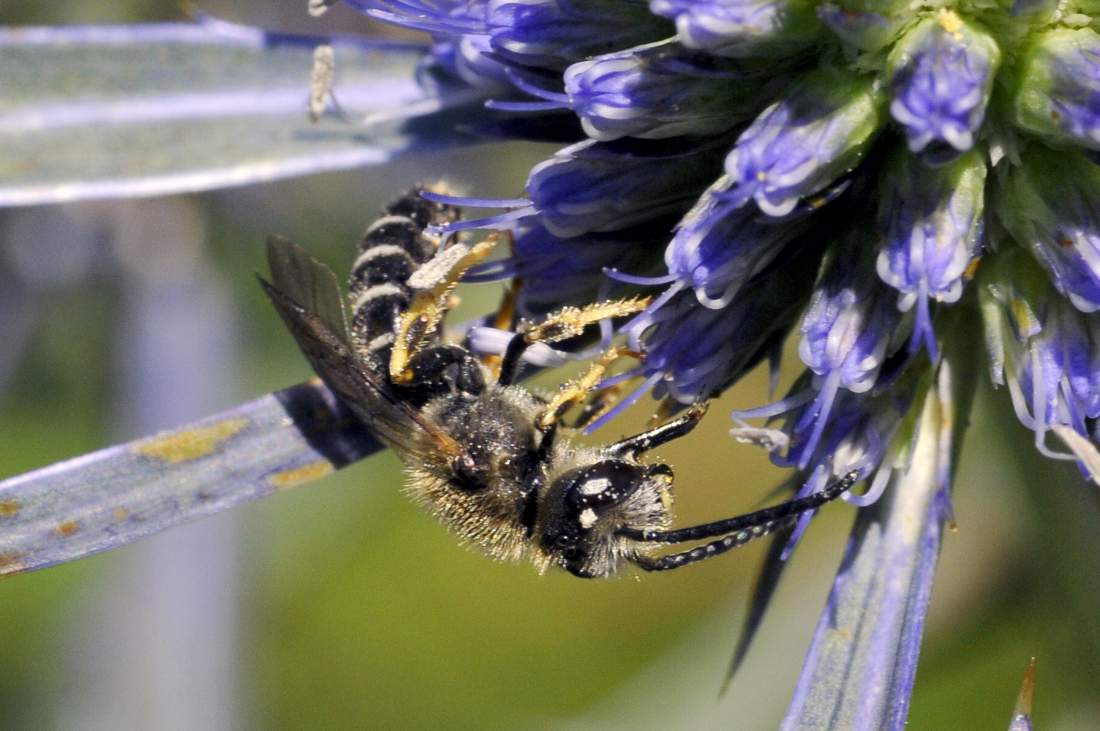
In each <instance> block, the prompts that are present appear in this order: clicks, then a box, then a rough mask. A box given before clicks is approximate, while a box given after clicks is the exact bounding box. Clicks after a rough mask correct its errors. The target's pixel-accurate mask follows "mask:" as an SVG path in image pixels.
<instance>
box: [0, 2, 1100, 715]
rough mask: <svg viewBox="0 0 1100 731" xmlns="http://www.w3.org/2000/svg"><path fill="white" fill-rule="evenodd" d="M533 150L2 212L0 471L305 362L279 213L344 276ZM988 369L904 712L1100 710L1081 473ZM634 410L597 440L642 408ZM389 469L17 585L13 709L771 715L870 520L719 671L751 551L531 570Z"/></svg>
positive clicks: (254, 17)
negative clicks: (638, 569)
mask: <svg viewBox="0 0 1100 731" xmlns="http://www.w3.org/2000/svg"><path fill="white" fill-rule="evenodd" d="M203 7H204V9H206V10H208V11H211V12H214V13H215V14H218V15H221V16H222V17H225V18H227V19H230V20H236V21H241V22H248V23H254V24H258V25H265V26H269V27H274V28H281V29H299V30H302V29H314V30H315V29H318V28H329V29H337V28H338V29H344V30H351V31H363V32H378V29H377V28H376V27H373V26H371V25H370V24H369V23H367V22H366V21H364V20H363V19H362V18H360V17H359V16H357V15H355V14H354V13H352V12H350V11H346V10H344V9H342V8H337V9H336V10H334V11H333V12H332V13H330V14H329V15H328V16H326V17H325V18H324V19H322V20H321V21H311V20H310V19H309V18H308V17H307V16H306V13H305V0H301V1H300V2H298V1H297V0H295V1H293V2H289V1H283V2H279V3H276V2H272V1H270V0H268V1H266V2H265V1H263V0H250V1H249V2H236V3H233V2H229V1H228V0H224V1H223V2H209V3H205V4H204V6H203ZM179 17H180V15H179V12H178V8H177V5H176V4H175V3H173V2H167V1H156V2H155V1H153V0H148V1H146V0H130V1H129V2H112V3H107V2H79V3H77V2H71V3H64V2H60V3H52V4H49V5H46V4H36V5H34V6H27V5H24V6H21V7H12V6H10V5H9V6H8V7H5V8H3V9H2V10H0V19H2V20H3V21H4V22H5V23H62V22H132V21H147V20H161V19H175V18H179ZM548 149H549V148H545V147H542V148H540V147H538V146H533V145H528V146H521V145H512V146H508V147H505V148H493V150H492V151H490V150H489V149H487V148H482V149H471V150H466V151H463V152H461V153H458V154H454V155H450V156H447V157H440V156H433V157H431V158H415V157H414V158H410V159H406V160H403V161H401V162H400V163H399V164H394V165H390V166H387V167H384V168H374V169H369V170H364V171H360V172H354V173H342V174H330V175H323V176H318V177H315V178H310V179H303V180H295V181H289V182H282V183H277V184H269V185H264V186H257V187H253V188H249V189H242V190H236V191H229V192H222V193H215V194H206V195H196V196H187V197H179V198H166V199H157V200H148V201H137V202H123V203H94V204H80V205H71V206H65V207H59V208H43V209H28V210H21V211H4V212H0V293H3V294H2V296H0V335H2V336H3V338H4V340H5V344H4V353H3V354H2V355H0V477H6V476H10V475H14V474H17V473H19V472H22V471H25V470H29V469H32V468H35V467H39V466H42V465H45V464H47V463H50V462H53V461H57V460H60V459H64V458H67V457H71V456H75V455H78V454H81V453H83V452H86V451H90V450H93V449H96V448H98V447H102V446H105V445H107V444H110V443H112V442H116V441H120V440H124V439H129V438H132V437H136V436H139V435H141V434H143V433H147V432H149V431H152V430H154V429H156V428H162V427H166V426H171V425H173V424H178V423H182V422H184V421H187V420H189V419H192V418H196V417H199V416H202V415H205V414H207V413H212V412H214V411H218V410H220V409H223V408H227V407H229V406H232V405H234V404H236V403H239V402H241V401H244V400H246V399H250V398H253V397H256V396H259V395H261V394H263V393H266V392H269V391H271V390H274V389H277V388H280V387H283V386H286V385H289V384H291V383H294V382H297V381H300V380H303V379H304V378H306V377H307V376H308V375H309V374H308V372H307V368H306V366H305V364H304V362H303V360H302V359H301V357H300V356H299V354H298V352H297V350H296V349H295V347H294V346H293V344H292V342H291V340H290V338H289V336H288V335H287V334H286V333H285V332H284V330H283V328H282V326H281V324H280V323H279V322H278V321H277V319H276V317H275V316H274V314H273V313H272V312H271V311H270V309H269V307H268V306H267V304H266V303H265V302H264V301H263V299H262V296H261V294H260V292H259V289H258V288H257V286H256V284H255V279H254V277H253V273H254V272H255V271H257V270H258V269H260V268H261V266H262V259H263V255H262V243H263V240H264V238H265V236H266V235H267V234H269V233H276V232H277V233H282V234H284V235H287V236H289V237H291V238H292V239H295V240H297V241H299V242H300V243H303V244H304V245H306V246H307V247H308V248H310V249H311V250H312V251H315V252H316V253H317V254H318V256H320V257H321V258H323V259H325V260H327V261H328V262H330V263H331V264H332V265H333V266H334V267H335V268H337V270H338V271H340V270H343V269H344V268H345V267H346V266H347V263H348V262H349V261H350V257H351V250H352V249H351V247H352V246H353V243H354V242H355V240H356V239H357V237H358V235H359V233H360V231H361V229H362V228H363V226H364V225H365V224H366V223H367V222H368V221H369V220H370V219H371V218H372V217H373V216H375V215H376V212H377V210H378V208H379V206H380V205H382V204H383V203H384V202H385V201H386V200H387V199H388V198H390V197H392V196H393V195H394V194H395V193H396V192H399V191H400V190H402V189H403V188H404V187H406V186H408V185H410V184H412V183H413V182H415V181H418V180H430V179H435V178H438V177H440V176H445V177H447V178H448V179H450V180H452V181H454V182H455V183H457V184H459V185H464V186H466V187H467V188H468V189H475V190H476V191H477V192H478V193H479V194H482V193H483V194H485V195H502V196H514V195H516V194H518V193H520V192H521V191H520V187H521V186H522V182H523V180H524V177H525V172H526V170H527V169H528V168H529V167H530V165H531V164H533V163H534V162H535V161H537V160H538V159H540V158H541V157H542V156H543V155H545V154H546V153H547V152H548ZM462 295H463V299H464V305H463V312H465V313H470V314H472V313H478V312H483V311H485V310H487V309H489V308H491V307H492V306H493V305H494V303H495V302H496V300H497V298H498V297H499V295H500V287H499V285H484V286H481V287H466V288H464V291H463V292H462ZM459 317H460V318H461V317H462V314H461V313H460V314H459ZM792 355H793V353H792ZM796 360H797V359H796V358H795V357H788V358H787V370H786V373H785V382H784V383H789V382H790V379H791V378H792V377H793V373H794V366H795V365H796ZM557 379H560V376H556V377H553V376H552V377H551V380H546V379H544V380H543V384H544V385H547V386H552V385H554V381H555V380H557ZM990 396H991V394H989V393H988V389H983V393H982V394H981V396H980V397H979V399H978V404H979V406H978V410H977V412H976V414H975V416H974V419H973V426H972V428H971V432H970V436H969V438H968V440H967V445H966V450H965V456H964V459H963V464H962V467H961V470H960V473H959V480H958V484H957V488H956V491H955V494H956V502H955V511H956V518H957V523H958V529H957V530H956V531H953V532H950V533H949V534H948V535H947V538H946V541H945V546H944V551H943V554H942V557H941V563H940V569H939V577H938V581H937V583H936V588H935V591H934V594H933V599H932V609H931V613H930V617H929V621H928V626H927V633H926V642H925V646H924V650H923V661H922V664H921V669H920V672H919V673H918V676H917V688H916V693H915V696H914V701H913V710H912V716H911V726H912V727H913V728H917V729H931V728H934V729H945V728H965V729H971V728H975V729H976V728H983V729H984V728H1003V727H1005V725H1006V724H1007V722H1008V719H1009V715H1010V711H1011V708H1012V704H1013V701H1014V698H1015V694H1016V691H1017V688H1018V686H1019V683H1020V680H1021V677H1022V674H1023V671H1024V668H1025V666H1026V663H1027V660H1028V658H1029V657H1030V656H1032V655H1035V656H1037V657H1038V688H1037V701H1036V712H1035V715H1036V718H1037V720H1038V722H1039V727H1040V728H1043V729H1077V728H1081V729H1086V728H1096V727H1097V719H1098V718H1100V715H1098V714H1100V682H1098V680H1097V679H1098V678H1100V628H1098V627H1097V623H1096V621H1095V620H1096V616H1097V599H1098V598H1100V533H1098V529H1100V517H1098V511H1097V504H1096V502H1095V490H1096V488H1095V486H1091V485H1086V484H1085V483H1084V482H1083V480H1082V479H1081V478H1080V477H1079V475H1078V474H1077V473H1076V472H1075V471H1074V470H1073V469H1072V467H1069V468H1067V467H1066V466H1064V465H1058V466H1055V465H1052V464H1050V463H1045V462H1040V461H1038V460H1037V459H1036V458H1035V457H1034V456H1033V454H1032V450H1031V449H1030V446H1029V438H1030V435H1029V434H1028V433H1026V432H1024V431H1023V430H1022V429H1021V428H1020V427H1019V426H1018V425H1017V423H1016V421H1015V419H1014V417H1013V416H1012V414H1011V410H1010V409H1009V408H1008V407H1007V405H1006V401H1007V398H1006V394H995V396H996V398H991V397H990ZM767 398H768V397H767V393H766V376H765V374H763V373H755V374H753V376H752V377H750V378H748V379H746V381H745V382H744V383H743V384H742V385H741V386H739V387H738V388H736V389H734V390H733V391H732V392H730V393H729V394H727V396H726V398H724V399H723V401H722V403H720V404H716V405H715V407H714V408H712V410H711V414H710V416H709V417H708V419H707V420H706V422H704V425H703V427H702V428H701V430H700V431H699V432H697V433H696V434H694V435H693V436H692V437H691V438H690V439H687V440H683V441H682V442H681V443H678V444H674V445H671V446H669V447H668V448H666V449H662V451H661V456H662V457H663V458H665V459H667V461H669V462H670V463H671V464H672V465H674V466H675V468H676V472H677V495H678V514H679V518H680V520H681V521H682V522H684V523H687V522H691V521H703V520H709V519H715V518H718V517H723V516H727V515H732V514H734V513H738V512H743V511H745V510H748V509H751V508H753V507H757V506H758V505H760V504H761V502H762V501H764V500H765V499H766V497H767V495H768V494H769V492H770V490H771V489H772V488H773V487H774V486H775V485H776V484H777V483H778V482H779V479H780V477H781V475H780V474H779V473H778V472H777V471H776V470H774V468H771V467H770V466H769V464H768V462H767V460H766V459H765V458H764V456H763V454H762V453H761V452H760V451H759V450H755V449H753V448H751V447H748V446H743V445H738V444H736V443H734V442H733V441H732V440H731V439H730V438H729V437H728V436H727V435H726V430H727V429H728V427H729V422H728V420H727V418H726V414H727V413H728V411H729V410H730V409H731V408H734V407H735V406H738V407H747V406H750V405H756V404H759V403H762V402H764V401H765V400H766V399H767ZM647 408H648V406H642V407H639V408H636V409H635V410H634V412H633V413H631V414H629V415H628V416H627V417H626V418H623V419H622V420H620V421H619V422H617V423H615V424H613V425H612V427H610V428H609V429H608V430H607V433H606V434H605V435H604V438H605V439H609V438H614V437H615V436H618V435H619V434H620V433H622V432H629V431H631V430H633V429H636V428H638V427H639V426H640V425H641V424H642V423H643V422H644V420H645V418H646V417H648V415H649V414H648V411H647ZM400 483H401V475H400V471H399V466H398V464H397V462H396V460H395V459H394V458H393V457H392V456H391V455H388V454H383V455H379V456H377V457H375V458H372V459H369V460H367V461H365V462H363V463H361V464H358V465H355V466H353V467H351V468H349V469H347V470H345V471H344V472H343V473H341V474H338V475H336V476H334V477H330V478H327V479H325V480H323V481H321V482H318V483H313V484H310V485H307V486H305V487H302V488H299V489H297V490H295V491H291V492H288V493H286V494H281V495H279V496H276V497H274V498H271V499H269V500H267V501H264V502H262V503H260V504H254V505H250V506H248V507H245V508H242V509H239V510H237V511H235V512H234V513H233V514H230V515H223V516H218V517H216V518H213V519H210V520H207V521H204V522H202V523H200V524H197V525H194V526H189V527H186V528H182V529H177V530H175V531H171V532H169V533H168V534H166V535H165V536H161V537H158V538H155V539H152V540H149V541H146V542H144V543H142V544H139V545H136V546H132V547H129V548H126V549H123V550H120V551H116V552H113V553H110V554H106V555H101V556H97V557H94V558H91V559H87V560H84V561H81V562H78V563H76V564H72V565H67V566H61V567H57V568H54V569H50V570H48V571H44V572H41V573H37V574H32V575H27V576H20V577H16V578H13V579H11V580H7V581H3V582H2V583H0V728H3V729H21V728H26V729H38V728H50V727H56V728H104V729H125V728H135V729H138V728H141V729H147V728H157V729H160V728H166V729H172V728H180V729H185V728H211V729H213V728H276V729H277V728H301V727H318V728H409V729H420V728H424V729H435V728H455V729H464V728H470V729H495V728H521V729H526V728H540V729H541V728H562V729H579V728H624V729H626V728H630V729H650V728H653V729H656V728H684V729H710V728H735V729H757V728H761V729H766V728H774V727H776V725H777V724H778V720H779V719H780V718H781V717H782V714H783V711H784V709H785V705H786V702H787V700H788V698H789V696H790V694H791V691H792V689H793V686H794V683H795V679H796V677H797V673H798V670H799V668H800V666H801V662H802V657H803V654H804V652H805V650H806V647H807V645H808V643H809V640H810V637H811V635H812V632H813V628H814V625H815V623H816V621H817V616H818V614H819V611H820V609H821V607H822V605H823V603H824V600H825V596H826V594H827V591H828V588H829V585H830V582H831V580H832V576H833V573H834V572H835V570H836V567H837V564H838V562H839V559H840V553H841V550H842V548H843V544H844V540H845V536H846V534H847V530H848V527H849V525H850V523H851V520H852V517H853V509H852V508H850V507H847V506H833V507H831V508H829V509H826V510H825V511H824V512H823V514H822V515H821V517H820V518H819V519H818V520H817V521H815V523H814V525H813V527H812V529H811V530H810V531H809V533H808V535H807V537H806V539H805V540H804V542H803V544H802V546H801V547H800V549H799V551H798V552H797V554H796V556H795V558H794V560H793V564H792V566H791V567H790V569H789V571H788V572H787V575H786V577H785V579H784V581H783V583H782V585H781V587H780V589H779V592H778V595H777V597H776V599H775V601H774V602H773V606H772V608H771V610H770V611H769V613H768V616H767V619H766V621H765V624H764V626H763V629H762V631H761V633H760V635H759V637H758V639H757V642H756V644H755V645H754V648H753V650H752V652H751V653H750V655H749V657H748V660H747V662H746V663H745V665H744V667H743V668H742V671H741V672H740V674H739V675H738V676H737V678H736V679H735V681H734V683H733V685H732V686H731V688H730V690H729V692H728V693H726V694H725V695H724V696H720V695H719V687H720V685H721V682H722V678H723V675H724V672H725V667H726V665H727V663H728V661H729V658H730V655H731V653H732V649H733V646H734V643H735V641H736V639H737V637H738V632H739V627H740V623H741V621H742V620H743V616H744V612H745V603H746V598H747V593H748V591H749V588H750V586H751V582H752V579H753V575H754V572H755V570H756V567H757V565H758V563H759V560H760V559H761V557H762V550H763V547H762V546H751V547H748V548H745V549H742V550H741V551H740V552H738V553H737V554H735V555H730V556H728V557H725V558H723V559H719V560H716V561H713V562H709V563H704V564H701V565H699V566H696V567H693V568H690V569H687V570H684V571H681V572H674V573H670V574H664V575H652V576H642V577H637V578H635V577H623V578H619V579H616V580H610V581H601V582H593V581H587V582H586V581H581V580H578V579H575V578H573V577H571V576H567V575H564V574H562V573H550V574H548V575H545V576H538V575H536V574H535V572H534V571H533V570H532V569H531V567H530V566H527V565H517V566H512V565H501V564H496V563H492V562H490V561H489V560H487V559H485V558H483V557H481V556H480V555H478V554H476V553H474V552H472V551H470V550H466V549H463V548H462V547H460V546H458V545H457V544H456V542H455V541H454V539H453V538H452V537H450V536H449V535H447V533H446V532H445V531H444V529H442V528H441V527H440V526H438V525H436V524H435V523H434V522H433V521H432V520H431V519H430V518H429V517H427V516H425V515H424V514H422V513H421V512H420V511H419V510H417V509H415V508H414V507H413V506H411V505H410V504H409V503H408V502H407V501H406V500H405V499H403V497H402V496H401V495H400V493H399V490H398V487H399V485H400Z"/></svg>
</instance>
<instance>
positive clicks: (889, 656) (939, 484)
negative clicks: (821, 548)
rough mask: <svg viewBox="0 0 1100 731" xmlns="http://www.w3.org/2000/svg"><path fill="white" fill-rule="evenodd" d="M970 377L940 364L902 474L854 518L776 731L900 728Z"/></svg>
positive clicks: (969, 370)
mask: <svg viewBox="0 0 1100 731" xmlns="http://www.w3.org/2000/svg"><path fill="white" fill-rule="evenodd" d="M956 352H961V351H956ZM953 365H959V366H960V367H958V368H954V369H953V368H952V366H953ZM974 372H975V367H974V364H973V363H969V362H963V363H961V364H953V363H948V362H947V361H944V362H943V363H941V365H940V367H939V371H938V375H937V382H936V384H935V385H934V386H933V387H932V388H931V389H929V390H928V394H927V397H926V398H925V399H924V404H923V407H922V411H921V414H920V418H919V420H918V426H917V428H918V429H919V431H918V436H917V439H916V442H915V444H914V445H913V452H912V459H911V461H910V462H909V464H908V469H906V470H902V473H901V475H900V476H897V475H895V477H894V479H893V484H892V485H891V486H890V488H889V489H888V490H887V492H886V494H885V495H884V496H883V497H882V498H881V499H879V501H878V502H877V503H875V504H874V505H872V506H870V507H867V508H863V509H861V510H860V512H859V515H858V517H857V519H856V523H855V526H854V527H853V529H852V535H851V537H850V538H849V541H848V546H847V548H846V549H845V555H844V558H843V560H842V562H841V566H840V570H839V571H838V573H837V576H836V580H835V582H834V583H833V589H832V592H831V593H830V595H829V600H828V602H827V604H826V607H825V611H824V612H823V613H822V615H821V619H820V621H819V622H818V626H817V630H816V632H815V633H814V639H813V643H812V644H811V646H810V650H809V653H808V654H807V656H806V660H805V662H804V664H803V667H802V674H801V676H800V677H799V681H798V686H797V688H796V689H795V693H794V697H793V699H792V700H791V705H790V708H789V709H788V711H787V716H786V718H784V720H783V726H782V728H783V729H785V730H786V729H796V728H845V729H857V730H859V731H863V730H865V729H866V730H868V731H872V730H873V731H878V730H880V729H903V728H904V727H905V724H906V719H907V717H908V713H909V700H910V696H911V694H912V690H913V681H914V678H915V675H916V668H917V659H918V655H919V653H920V642H921V636H922V634H923V630H924V618H925V614H926V612H927V609H928V603H929V600H930V598H931V593H932V580H933V578H934V575H935V569H936V561H937V559H938V557H939V551H940V544H941V541H942V538H943V527H944V523H945V521H946V520H948V519H949V517H950V514H951V505H950V495H949V485H950V482H951V476H952V472H953V466H954V464H955V462H956V456H957V450H958V446H959V443H960V441H961V434H962V431H963V429H964V428H965V424H966V421H967V419H966V415H968V414H969V409H970V403H971V398H972V395H973V392H974V388H973V383H974V381H973V374H974Z"/></svg>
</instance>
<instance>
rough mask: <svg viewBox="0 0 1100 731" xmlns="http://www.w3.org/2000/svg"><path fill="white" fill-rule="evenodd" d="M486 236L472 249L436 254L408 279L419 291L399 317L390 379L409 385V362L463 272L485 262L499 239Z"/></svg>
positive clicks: (424, 342) (429, 333) (434, 326)
mask: <svg viewBox="0 0 1100 731" xmlns="http://www.w3.org/2000/svg"><path fill="white" fill-rule="evenodd" d="M499 238H500V237H499V236H498V235H497V234H493V235H492V236H489V237H488V238H486V239H485V240H484V241H480V242H478V243H477V244H475V245H474V246H472V247H468V246H465V245H464V244H456V245H454V246H452V247H451V248H450V249H445V250H443V251H441V252H440V254H437V255H436V258H435V259H433V260H432V261H430V262H428V264H425V265H424V267H422V268H421V269H420V270H418V271H417V272H416V273H414V274H413V276H412V277H410V278H409V284H410V285H411V286H413V288H414V289H417V290H419V291H418V292H417V293H416V295H415V296H414V297H413V301H412V302H411V303H410V304H409V309H408V310H406V311H405V312H404V314H402V315H401V320H400V322H399V323H398V326H397V331H396V332H395V333H394V343H393V350H392V352H391V354H390V378H391V379H392V380H393V381H394V382H395V383H408V382H409V381H411V380H412V377H413V372H412V369H411V368H410V367H409V363H410V362H411V361H412V359H413V358H414V357H415V356H416V354H417V353H419V352H420V351H421V350H422V349H423V348H424V347H425V346H427V345H428V344H429V343H430V342H431V340H430V338H431V336H432V335H433V334H434V333H435V331H436V330H437V329H438V328H439V324H440V323H441V322H442V321H443V317H444V316H445V315H446V314H447V310H449V309H450V306H451V294H452V292H453V291H454V288H455V287H456V286H457V285H458V280H460V279H461V278H462V275H463V274H465V273H466V271H467V270H468V269H469V268H470V267H472V266H473V265H475V264H477V263H478V262H480V261H482V260H483V259H485V258H486V257H487V256H489V254H490V253H491V252H492V250H493V247H494V246H496V243H497V241H498V240H499Z"/></svg>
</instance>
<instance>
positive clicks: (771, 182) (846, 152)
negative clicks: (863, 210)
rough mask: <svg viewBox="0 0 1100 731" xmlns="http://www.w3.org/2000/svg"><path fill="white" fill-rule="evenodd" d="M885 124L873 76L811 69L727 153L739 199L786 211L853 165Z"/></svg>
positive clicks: (774, 213) (769, 211)
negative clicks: (882, 123)
mask: <svg viewBox="0 0 1100 731" xmlns="http://www.w3.org/2000/svg"><path fill="white" fill-rule="evenodd" d="M878 126H879V100H878V97H877V94H876V92H875V89H874V85H873V83H872V82H871V81H870V80H869V79H866V78H863V77H860V76H858V75H855V74H849V73H846V72H842V71H839V70H833V69H828V70H823V71H815V72H811V73H810V74H808V75H807V76H806V77H805V78H804V79H802V81H801V82H800V83H799V84H798V85H797V86H795V87H794V88H793V89H792V90H790V91H789V92H788V93H787V94H785V95H784V97H783V98H782V99H781V100H780V101H778V102H776V103H774V104H772V105H771V106H769V107H768V108H767V109H765V110H764V111H763V112H761V113H760V114H759V115H758V116H757V117H756V119H755V120H753V122H752V124H751V125H749V127H748V129H746V130H745V131H744V132H743V133H742V134H741V136H740V137H739V138H738V140H737V144H736V145H735V146H734V148H733V150H732V151H730V154H729V156H728V157H727V158H726V172H727V173H728V174H729V176H730V177H731V178H733V179H734V181H735V182H736V183H737V190H736V196H737V197H738V199H740V200H747V199H749V198H752V199H753V200H754V201H756V204H757V205H758V206H759V207H760V210H762V211H764V213H767V214H768V215H770V216H785V215H787V214H788V213H790V212H791V211H792V210H794V207H795V206H796V205H797V204H798V202H799V201H800V200H801V199H802V198H804V197H806V196H810V195H813V194H814V193H818V192H820V191H822V190H824V189H825V188H826V187H828V186H829V185H830V184H832V183H834V182H835V181H836V180H837V178H839V177H840V176H841V175H843V174H845V173H847V172H848V171H849V170H851V169H852V168H854V167H855V166H856V165H857V164H858V163H859V160H860V158H862V157H863V155H864V153H865V152H866V151H867V148H868V146H869V145H870V143H871V141H872V140H873V139H874V136H875V133H876V132H877V131H878Z"/></svg>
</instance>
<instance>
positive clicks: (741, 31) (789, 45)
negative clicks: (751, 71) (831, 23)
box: [650, 0, 820, 57]
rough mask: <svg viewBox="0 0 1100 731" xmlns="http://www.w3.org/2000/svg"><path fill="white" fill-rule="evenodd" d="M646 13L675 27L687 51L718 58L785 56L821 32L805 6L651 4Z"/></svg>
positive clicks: (710, 1) (794, 1)
mask: <svg viewBox="0 0 1100 731" xmlns="http://www.w3.org/2000/svg"><path fill="white" fill-rule="evenodd" d="M650 7H651V8H652V9H653V12H654V13H657V14H659V15H663V16H665V17H666V18H673V19H674V20H675V21H676V32H677V36H678V37H679V39H680V42H681V43H683V44H684V45H685V46H687V47H689V48H700V49H705V50H708V51H711V52H713V53H716V54H718V55H720V56H735V57H749V56H768V57H771V56H784V55H786V54H789V53H791V52H792V51H798V50H801V49H802V48H803V47H804V46H805V45H806V44H808V43H810V42H811V41H812V40H813V39H814V37H815V36H816V35H817V32H818V31H819V29H820V28H819V25H818V24H817V22H816V18H815V17H814V12H813V3H810V2H807V1H806V0H702V1H696V0H651V2H650Z"/></svg>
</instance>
